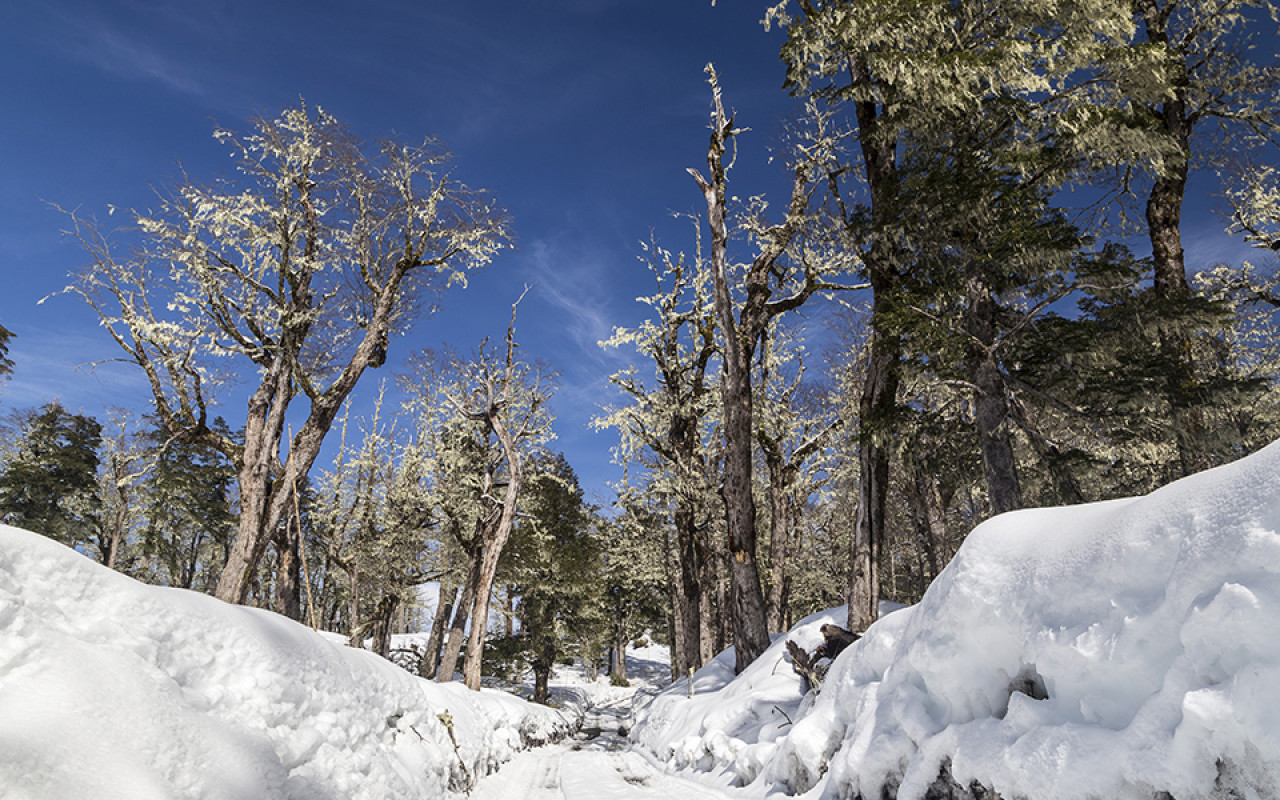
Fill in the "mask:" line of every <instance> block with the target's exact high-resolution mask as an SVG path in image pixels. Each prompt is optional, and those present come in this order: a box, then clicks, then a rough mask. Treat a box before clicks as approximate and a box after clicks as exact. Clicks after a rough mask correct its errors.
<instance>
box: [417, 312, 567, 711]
mask: <svg viewBox="0 0 1280 800" xmlns="http://www.w3.org/2000/svg"><path fill="white" fill-rule="evenodd" d="M521 297H523V295H521ZM519 302H520V301H519V300H517V301H516V302H515V303H514V304H512V306H511V321H510V323H509V324H508V326H507V333H506V336H505V338H504V344H505V348H504V350H503V352H501V353H496V352H494V351H493V350H492V349H491V348H490V346H489V342H488V340H487V339H486V340H485V341H484V342H482V343H481V345H480V347H479V349H478V350H477V351H476V354H475V356H474V357H473V358H471V359H462V358H454V359H452V360H451V363H448V364H446V365H445V367H444V369H443V370H441V371H436V370H433V369H431V368H430V367H429V366H428V368H426V369H425V370H423V369H420V370H419V371H418V374H417V375H416V376H411V377H410V378H409V379H408V380H407V381H406V385H407V386H409V387H410V388H411V389H412V390H413V391H414V392H415V393H417V395H418V397H419V404H420V405H425V406H426V408H427V410H428V411H431V410H432V409H434V413H435V414H441V415H448V416H452V417H453V418H454V419H456V420H460V421H465V422H467V423H468V424H469V427H471V429H472V432H473V433H474V435H475V437H476V439H475V442H476V443H477V444H478V445H479V449H478V451H477V452H478V456H479V457H478V458H476V459H472V460H471V463H473V464H474V465H475V466H476V467H477V468H478V469H479V474H478V475H473V476H471V477H470V478H469V479H468V481H467V484H465V485H466V486H469V487H471V488H472V490H473V491H474V498H473V500H472V502H474V505H470V504H468V505H466V506H462V509H460V510H463V509H474V514H473V516H472V517H471V518H470V519H461V518H455V523H456V524H455V525H454V530H455V535H456V536H457V537H458V538H459V544H460V545H461V546H462V548H461V549H462V550H463V552H464V553H465V556H466V561H467V569H466V583H465V584H464V587H463V597H462V601H461V602H460V603H459V605H458V608H457V609H456V611H455V623H454V625H453V626H452V629H451V631H450V636H449V640H448V642H447V643H446V645H445V650H444V654H443V656H442V657H441V660H440V666H439V670H438V674H437V676H436V679H437V680H439V681H450V680H452V679H453V674H454V668H455V666H456V664H457V659H458V657H459V655H461V654H462V650H463V648H462V642H461V639H462V635H463V627H464V624H463V623H464V621H465V624H466V625H468V626H469V631H468V632H467V633H466V646H465V661H464V663H463V679H464V682H465V683H466V685H467V686H468V687H470V688H472V689H476V690H479V688H480V671H481V667H482V660H481V659H482V655H483V651H484V642H485V637H486V635H487V633H488V619H489V603H490V596H491V593H492V590H493V586H494V580H495V578H496V576H497V570H498V560H499V558H501V556H502V549H503V548H504V547H505V546H506V543H507V540H508V539H509V538H510V536H511V529H512V525H513V524H514V523H515V518H516V512H517V510H518V508H519V501H520V491H521V488H522V486H523V484H524V481H525V477H526V472H525V463H526V460H527V459H528V458H529V457H530V455H531V454H532V453H533V452H535V451H536V450H538V449H539V448H540V447H541V446H542V445H544V444H545V443H546V442H548V441H550V440H551V438H552V436H553V434H552V431H551V422H552V419H553V418H552V417H551V415H550V413H549V411H548V409H547V401H548V400H550V398H551V396H552V394H553V388H552V385H551V375H550V373H549V371H548V370H547V369H546V368H545V367H542V366H539V365H536V364H531V363H529V362H526V361H523V360H521V359H519V358H517V357H516V347H517V345H516V339H515V321H516V308H517V306H518V305H519ZM419 364H420V365H423V364H425V365H430V360H429V359H426V360H420V361H419ZM441 372H443V373H444V374H441ZM461 452H463V453H465V452H466V450H463V451H461ZM451 466H455V467H456V466H459V464H458V462H456V461H455V462H454V463H453V464H452V465H451ZM459 615H461V616H459Z"/></svg>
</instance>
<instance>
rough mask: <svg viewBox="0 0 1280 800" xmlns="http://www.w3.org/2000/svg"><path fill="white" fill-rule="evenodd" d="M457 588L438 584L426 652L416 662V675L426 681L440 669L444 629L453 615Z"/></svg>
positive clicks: (442, 583)
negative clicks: (438, 591)
mask: <svg viewBox="0 0 1280 800" xmlns="http://www.w3.org/2000/svg"><path fill="white" fill-rule="evenodd" d="M457 595H458V590H457V588H455V587H453V586H450V587H448V588H445V584H444V582H443V581H442V582H441V583H440V593H439V595H438V596H437V597H436V613H435V615H434V616H433V617H432V619H431V633H430V634H429V635H428V636H427V651H426V653H424V654H423V656H422V660H421V661H420V662H418V674H419V675H420V676H421V677H423V678H426V679H428V680H430V679H432V678H434V677H435V676H436V673H437V672H438V671H439V669H440V653H441V650H442V649H443V648H444V629H445V626H446V625H448V624H449V617H450V616H451V615H452V614H453V601H454V600H455V599H456V598H457Z"/></svg>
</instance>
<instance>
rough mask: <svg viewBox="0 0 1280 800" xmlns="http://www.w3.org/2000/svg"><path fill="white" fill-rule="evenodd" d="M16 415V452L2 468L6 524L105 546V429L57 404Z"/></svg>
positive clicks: (1, 516) (1, 509) (73, 543)
mask: <svg viewBox="0 0 1280 800" xmlns="http://www.w3.org/2000/svg"><path fill="white" fill-rule="evenodd" d="M16 416H17V419H16V425H15V427H16V434H17V443H16V444H17V447H16V451H15V452H14V453H13V454H12V455H11V456H10V458H9V459H8V460H7V461H6V462H5V464H4V465H3V468H0V520H3V521H4V522H5V523H6V524H8V525H13V526H16V527H21V528H26V529H28V530H31V531H35V532H36V533H40V534H43V535H45V536H48V537H49V538H50V539H54V540H57V541H59V542H62V543H63V544H65V545H67V546H68V547H74V548H87V547H88V546H90V545H101V544H102V542H100V541H98V540H97V536H96V534H97V533H98V531H99V530H100V527H99V519H98V517H99V515H100V513H101V509H102V498H101V497H100V496H99V494H98V464H99V458H98V450H99V448H100V447H101V445H102V426H101V425H100V424H99V423H98V421H97V420H95V419H94V418H93V417H90V416H87V415H84V414H72V413H70V412H69V411H67V410H66V409H64V408H63V407H62V404H61V403H59V402H57V401H54V402H52V403H48V404H46V405H44V406H42V407H40V408H39V409H35V410H31V411H26V412H20V413H18V414H17V415H16ZM99 551H100V552H99V556H100V557H101V559H102V560H104V561H105V556H106V553H105V551H103V550H102V549H101V547H99Z"/></svg>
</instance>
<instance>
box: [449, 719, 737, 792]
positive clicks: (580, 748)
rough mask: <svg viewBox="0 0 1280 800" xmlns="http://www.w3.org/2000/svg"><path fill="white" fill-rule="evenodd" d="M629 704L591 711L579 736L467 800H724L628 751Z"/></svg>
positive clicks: (524, 761) (506, 770) (523, 761)
mask: <svg viewBox="0 0 1280 800" xmlns="http://www.w3.org/2000/svg"><path fill="white" fill-rule="evenodd" d="M630 716H631V709H630V700H629V698H628V699H626V700H619V701H615V702H614V703H609V704H605V705H602V706H597V707H594V708H592V709H591V710H590V711H588V712H587V715H586V718H585V719H584V720H583V724H582V730H581V731H580V732H579V733H578V735H577V736H575V737H574V738H572V739H569V740H566V741H564V742H560V743H559V744H554V745H548V746H547V747H539V748H537V749H534V750H527V751H525V752H523V753H520V754H519V755H517V756H516V757H515V758H514V759H512V760H511V761H509V762H508V763H506V764H504V765H503V766H502V768H501V769H499V770H498V771H497V772H495V773H494V774H492V775H488V776H486V777H484V778H482V779H481V780H480V781H479V783H477V784H476V787H475V789H473V790H472V792H471V800H672V799H676V798H678V800H690V798H695V797H696V798H712V800H714V799H715V798H728V797H730V795H729V794H726V793H725V792H722V791H719V790H717V789H716V788H715V787H713V786H709V785H707V784H705V783H701V782H698V781H695V780H691V779H688V778H682V777H679V776H676V775H670V774H667V773H666V772H664V771H663V769H662V767H661V765H659V764H656V763H654V762H652V761H651V760H649V759H648V758H647V757H646V756H645V755H643V754H642V753H641V752H640V751H638V750H635V749H633V748H632V747H631V743H630V742H628V741H627V738H626V728H627V725H628V724H629V723H628V721H629V719H630Z"/></svg>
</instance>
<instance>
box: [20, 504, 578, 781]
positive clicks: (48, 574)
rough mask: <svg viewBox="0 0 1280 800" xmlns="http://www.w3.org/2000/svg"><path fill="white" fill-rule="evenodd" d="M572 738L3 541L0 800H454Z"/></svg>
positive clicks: (83, 564)
mask: <svg viewBox="0 0 1280 800" xmlns="http://www.w3.org/2000/svg"><path fill="white" fill-rule="evenodd" d="M569 728H570V720H568V719H567V718H566V717H565V716H562V715H561V714H560V713H558V712H556V711H553V710H551V709H548V708H544V707H541V706H534V705H531V704H529V703H527V702H525V701H524V700H521V699H519V698H516V697H514V696H512V695H509V694H505V693H501V692H497V691H490V690H485V691H481V692H473V691H471V690H468V689H466V688H465V687H463V686H462V685H461V684H444V685H440V684H434V683H430V682H427V681H424V680H421V679H419V678H416V677H414V676H412V675H410V674H409V673H408V672H405V671H403V670H401V669H399V668H398V667H396V666H394V665H392V664H391V663H390V662H388V661H385V660H383V659H381V658H378V657H377V656H375V655H373V654H372V653H369V652H367V651H363V650H355V649H350V648H346V647H342V646H341V645H339V644H335V643H333V642H332V641H330V640H328V639H326V638H325V637H324V636H323V635H321V634H317V633H315V632H313V631H311V630H309V629H307V628H305V627H303V626H301V625H298V624H296V623H294V622H291V621H289V620H286V619H284V618H282V617H279V616H276V615H275V614H271V613H268V612H265V611H260V610H256V609H251V608H245V607H241V606H232V605H228V604H225V603H223V602H221V601H219V600H215V599H213V598H211V597H207V596H205V595H200V594H195V593H193V592H187V591H183V590H178V589H163V588H155V587H148V586H144V585H142V584H139V583H137V582H135V581H133V580H131V579H129V578H126V577H124V576H122V575H120V574H118V573H115V572H112V571H110V570H107V569H105V568H103V567H101V566H98V565H96V564H94V563H92V562H91V561H89V560H88V559H86V558H84V557H83V556H81V555H78V554H77V553H75V552H74V551H72V550H70V549H67V548H65V547H63V546H62V545H59V544H57V543H55V542H53V541H51V540H49V539H46V538H45V537H42V536H38V535H36V534H34V533H28V532H26V531H22V530H19V529H16V528H11V527H7V526H0V796H3V797H4V798H6V799H8V798H12V800H61V799H63V798H88V797H92V798H99V799H100V800H106V799H107V798H128V800H148V799H150V798H155V799H156V800H161V799H164V800H168V799H170V798H178V797H201V798H209V799H210V800H213V799H215V798H217V799H219V800H224V799H225V800H232V798H235V799H237V800H250V799H252V800H268V799H274V798H280V799H281V800H284V799H285V798H297V799H298V800H303V798H305V799H306V800H324V799H325V798H334V800H336V799H337V798H343V799H344V800H345V799H346V798H387V797H449V796H453V793H454V792H458V793H461V792H462V791H463V790H464V789H466V788H467V787H468V786H470V785H471V783H472V782H474V780H476V779H477V778H478V777H480V776H481V775H483V774H485V773H487V772H490V771H492V770H494V769H496V768H497V766H498V764H500V763H501V762H503V761H506V760H507V759H509V758H510V757H511V756H512V755H513V754H514V753H515V752H516V751H517V750H519V749H521V748H523V747H526V746H529V745H532V744H539V743H542V742H546V741H550V740H552V739H555V738H559V737H561V736H563V735H564V734H565V733H567V732H568V729H569ZM455 741H456V746H455Z"/></svg>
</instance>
